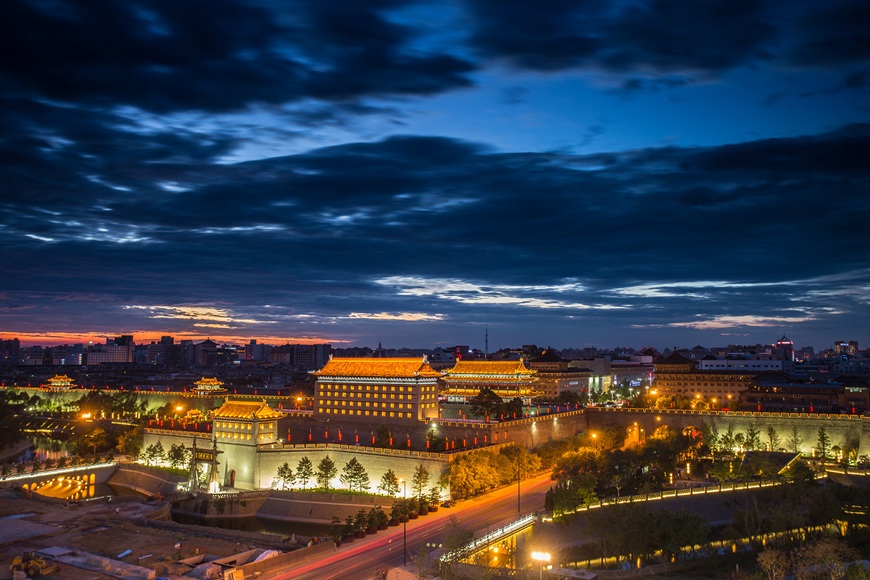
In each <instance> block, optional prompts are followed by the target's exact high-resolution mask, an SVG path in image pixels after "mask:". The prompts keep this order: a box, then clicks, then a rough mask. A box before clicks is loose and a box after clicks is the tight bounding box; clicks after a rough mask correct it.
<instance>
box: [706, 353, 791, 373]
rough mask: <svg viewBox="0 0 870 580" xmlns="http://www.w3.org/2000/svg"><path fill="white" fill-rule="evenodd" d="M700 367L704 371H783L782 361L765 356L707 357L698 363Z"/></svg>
mask: <svg viewBox="0 0 870 580" xmlns="http://www.w3.org/2000/svg"><path fill="white" fill-rule="evenodd" d="M698 368H699V369H700V370H702V371H753V372H759V373H761V372H768V371H771V372H772V371H781V370H782V361H781V360H779V359H776V360H774V359H773V358H772V357H768V356H763V357H761V358H757V357H754V356H750V357H745V358H743V357H738V358H733V357H725V358H713V357H710V358H705V359H703V360H701V361H700V362H699V363H698Z"/></svg>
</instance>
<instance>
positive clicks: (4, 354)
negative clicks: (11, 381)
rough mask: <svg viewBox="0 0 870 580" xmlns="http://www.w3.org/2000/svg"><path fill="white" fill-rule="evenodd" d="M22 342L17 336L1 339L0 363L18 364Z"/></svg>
mask: <svg viewBox="0 0 870 580" xmlns="http://www.w3.org/2000/svg"><path fill="white" fill-rule="evenodd" d="M20 352H21V343H20V342H19V341H18V339H17V338H12V339H9V340H0V365H17V364H18V357H19V355H20Z"/></svg>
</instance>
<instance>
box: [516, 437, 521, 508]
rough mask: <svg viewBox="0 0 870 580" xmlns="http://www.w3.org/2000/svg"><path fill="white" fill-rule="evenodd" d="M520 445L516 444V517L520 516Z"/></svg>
mask: <svg viewBox="0 0 870 580" xmlns="http://www.w3.org/2000/svg"><path fill="white" fill-rule="evenodd" d="M521 513H522V512H521V511H520V446H519V445H517V517H519V516H520V514H521Z"/></svg>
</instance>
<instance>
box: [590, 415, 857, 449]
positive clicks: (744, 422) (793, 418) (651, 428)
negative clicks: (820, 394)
mask: <svg viewBox="0 0 870 580" xmlns="http://www.w3.org/2000/svg"><path fill="white" fill-rule="evenodd" d="M587 412H588V418H589V428H590V429H594V428H597V427H602V426H606V425H619V426H622V427H625V428H626V429H629V430H632V429H634V428H635V427H636V428H637V429H638V431H640V430H642V432H641V433H642V437H641V438H643V436H647V437H648V436H650V435H651V434H653V433H654V432H655V431H656V430H657V429H660V428H661V427H662V426H663V425H667V426H668V427H670V428H672V429H676V430H679V431H682V430H683V429H686V428H688V427H694V428H696V429H697V428H700V426H701V424H702V423H703V424H706V425H708V426H710V427H711V428H712V429H713V431H714V432H716V433H718V434H719V435H722V434H723V433H725V432H726V431H727V430H728V429H729V427H730V428H731V430H732V432H733V433H735V434H737V433H743V434H745V433H746V432H747V430H748V429H749V428H750V427H754V428H755V429H756V430H757V431H758V432H759V436H760V439H761V442H762V443H763V444H767V443H768V427H772V428H773V429H774V430H775V432H776V435H777V437H778V438H779V439H780V445H779V447H781V448H784V449H789V450H790V447H791V441H790V440H791V439H793V438H794V437H795V436H796V437H797V439H799V440H800V445H799V449H800V451H801V452H802V453H805V454H812V452H813V448H814V447H815V446H816V444H817V443H818V439H819V428H821V427H824V429H825V432H826V433H827V435H828V437H829V438H830V443H831V446H838V447H840V448H843V449H846V448H854V447H857V448H858V454H859V455H863V454H866V453H868V452H870V418H864V417H862V416H860V415H846V414H810V413H760V412H750V411H707V412H700V411H691V410H671V411H657V410H654V409H619V408H616V409H610V408H602V407H598V408H590V409H587Z"/></svg>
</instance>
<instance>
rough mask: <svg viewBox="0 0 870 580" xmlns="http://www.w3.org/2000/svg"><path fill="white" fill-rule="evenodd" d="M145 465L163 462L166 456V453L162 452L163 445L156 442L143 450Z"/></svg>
mask: <svg viewBox="0 0 870 580" xmlns="http://www.w3.org/2000/svg"><path fill="white" fill-rule="evenodd" d="M144 455H145V463H146V464H147V465H153V464H155V463H159V462H161V461H163V459H164V458H165V456H166V452H165V451H164V450H163V443H161V442H160V441H158V442H157V443H152V444H151V445H149V446H148V447H146V448H145V453H144Z"/></svg>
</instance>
